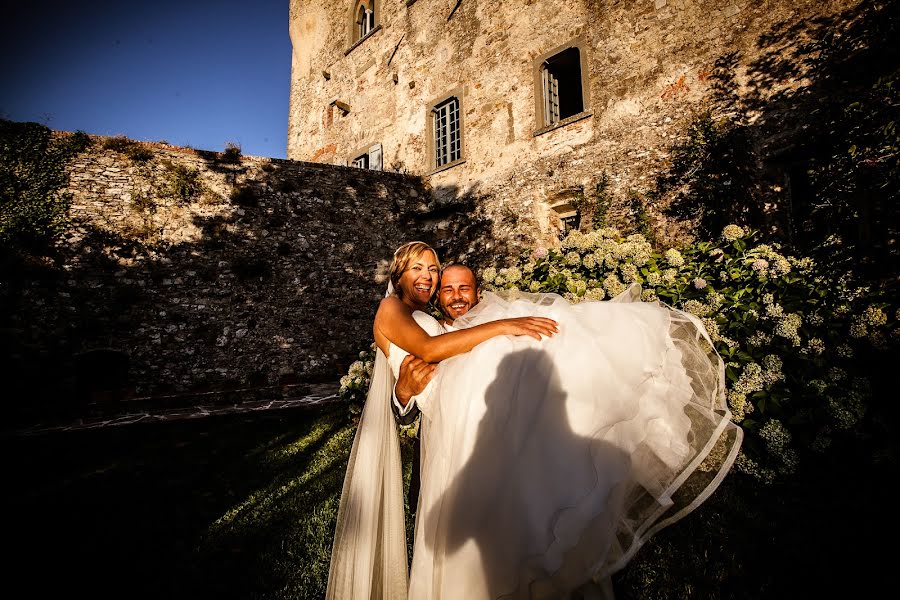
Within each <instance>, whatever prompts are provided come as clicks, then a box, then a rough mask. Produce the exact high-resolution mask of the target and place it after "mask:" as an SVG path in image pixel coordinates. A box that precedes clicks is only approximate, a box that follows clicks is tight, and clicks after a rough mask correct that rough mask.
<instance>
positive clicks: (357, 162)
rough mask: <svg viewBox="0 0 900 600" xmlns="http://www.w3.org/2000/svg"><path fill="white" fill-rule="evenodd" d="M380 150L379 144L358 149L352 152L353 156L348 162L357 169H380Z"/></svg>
mask: <svg viewBox="0 0 900 600" xmlns="http://www.w3.org/2000/svg"><path fill="white" fill-rule="evenodd" d="M381 157H382V151H381V144H374V145H372V146H369V148H368V149H366V150H358V151H356V152H355V153H354V158H353V159H352V160H351V161H350V164H351V165H352V166H354V167H356V168H357V169H372V170H373V171H381V170H382V168H383V167H382V159H381Z"/></svg>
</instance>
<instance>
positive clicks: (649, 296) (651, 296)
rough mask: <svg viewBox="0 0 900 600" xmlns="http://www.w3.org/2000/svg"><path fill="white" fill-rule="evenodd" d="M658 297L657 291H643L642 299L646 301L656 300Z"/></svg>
mask: <svg viewBox="0 0 900 600" xmlns="http://www.w3.org/2000/svg"><path fill="white" fill-rule="evenodd" d="M658 299H659V298H657V296H656V292H654V291H653V290H643V291H642V292H641V300H642V301H644V302H655V301H656V300H658Z"/></svg>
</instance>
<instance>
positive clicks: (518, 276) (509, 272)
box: [504, 267, 522, 283]
mask: <svg viewBox="0 0 900 600" xmlns="http://www.w3.org/2000/svg"><path fill="white" fill-rule="evenodd" d="M504 277H505V278H506V281H507V282H508V283H516V282H518V281H521V280H522V271H520V270H519V269H518V268H516V267H510V268H508V269H506V273H505V274H504Z"/></svg>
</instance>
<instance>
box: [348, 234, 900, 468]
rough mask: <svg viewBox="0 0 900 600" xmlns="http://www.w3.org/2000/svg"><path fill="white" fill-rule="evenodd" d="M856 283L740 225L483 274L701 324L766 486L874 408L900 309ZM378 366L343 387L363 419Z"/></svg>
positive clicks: (591, 244)
mask: <svg viewBox="0 0 900 600" xmlns="http://www.w3.org/2000/svg"><path fill="white" fill-rule="evenodd" d="M851 281H852V280H851V277H850V276H849V274H848V275H841V276H838V275H835V274H834V273H829V272H828V271H827V270H826V269H824V268H820V267H819V266H818V265H817V264H816V263H815V262H814V261H813V260H812V259H810V258H797V257H794V256H788V255H785V254H784V253H783V252H782V250H781V248H780V246H779V245H778V244H766V243H761V241H760V240H759V233H758V232H756V231H752V230H746V229H744V228H742V227H739V226H737V225H728V226H726V227H725V228H724V230H723V231H722V234H721V236H720V238H719V239H718V240H716V241H713V242H711V241H702V242H697V243H694V244H691V245H689V246H687V247H684V248H681V249H675V248H669V249H666V250H660V249H655V248H653V246H652V245H651V244H650V243H649V242H648V241H647V240H646V239H645V238H644V237H643V236H642V235H640V234H634V235H629V236H623V235H621V234H620V233H619V231H618V230H616V229H613V228H602V229H598V230H595V231H591V232H590V233H582V232H579V231H573V232H572V233H570V234H569V235H568V237H566V239H565V240H563V241H562V243H561V247H560V248H558V249H557V248H553V249H548V248H537V249H535V250H534V251H533V252H531V253H529V254H526V255H523V256H522V257H520V258H519V259H518V260H517V261H516V262H515V264H514V265H513V266H510V267H505V268H500V269H498V268H494V267H490V268H487V269H485V270H484V271H483V272H482V274H481V282H482V286H483V288H484V289H486V290H512V289H518V290H522V291H528V292H552V293H557V294H561V295H562V296H564V297H565V298H566V299H568V300H569V301H571V302H574V303H578V302H583V301H589V300H604V299H609V298H612V297H614V296H616V295H618V294H620V293H621V292H623V291H625V289H627V287H628V286H629V285H631V284H635V283H637V284H640V286H641V288H642V293H641V299H642V300H643V301H645V302H652V301H660V302H663V303H665V304H668V305H669V306H672V307H675V308H678V309H681V310H684V311H685V312H688V313H691V314H693V315H696V316H697V317H698V318H699V319H700V320H701V321H702V322H703V324H704V326H705V327H706V329H707V331H708V332H709V335H710V338H711V339H712V340H713V343H714V345H715V348H716V350H717V351H718V352H719V354H720V355H721V356H722V359H723V360H724V362H725V374H726V378H727V401H728V405H729V407H730V408H731V411H732V419H733V420H734V421H735V422H737V423H738V424H740V425H741V427H742V428H743V429H744V431H745V434H746V437H745V442H744V446H743V448H742V452H741V456H740V457H739V459H738V462H737V466H738V468H739V469H740V470H742V471H743V472H745V473H748V474H751V475H753V476H755V477H757V478H758V479H760V480H761V481H765V482H771V481H773V480H775V479H776V478H777V477H779V476H785V475H789V474H791V473H793V472H794V471H795V470H796V468H797V466H798V464H799V462H800V460H801V457H802V456H804V455H805V454H807V453H809V452H818V453H822V452H825V451H826V449H827V448H828V447H829V445H830V443H831V441H832V439H833V438H834V436H836V435H840V434H841V433H842V432H844V433H846V432H851V433H852V432H855V431H856V430H857V429H859V427H860V426H861V420H862V418H863V416H864V415H865V413H866V405H867V403H868V401H869V399H870V397H871V385H870V382H869V380H868V378H867V374H868V373H867V371H866V369H867V367H869V365H870V364H871V361H870V358H871V357H872V356H874V355H875V354H876V353H879V352H884V351H885V350H887V349H889V348H891V349H896V346H897V342H898V340H900V328H898V327H900V324H898V321H900V310H898V309H897V306H896V300H893V299H892V300H891V301H888V300H887V299H884V298H879V297H878V296H877V294H874V293H873V292H872V290H871V289H869V288H867V287H860V286H855V285H853V284H852V282H851ZM373 361H374V345H373V346H372V348H371V349H370V350H369V351H367V352H363V353H361V354H360V360H359V361H357V362H355V363H354V364H353V365H351V367H350V371H349V373H348V374H347V375H345V376H344V377H343V378H342V379H341V395H342V396H343V397H344V398H346V399H348V400H350V401H351V405H352V406H354V407H355V408H353V410H354V411H355V412H359V407H360V406H361V405H362V403H363V402H364V401H365V393H366V390H367V389H368V382H369V378H370V377H371V370H372V364H373ZM416 429H417V424H416V426H413V427H410V428H404V430H403V434H404V435H415V431H416Z"/></svg>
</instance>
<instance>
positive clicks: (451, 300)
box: [438, 265, 478, 321]
mask: <svg viewBox="0 0 900 600" xmlns="http://www.w3.org/2000/svg"><path fill="white" fill-rule="evenodd" d="M438 304H439V305H440V308H441V312H443V313H444V314H445V315H446V316H447V318H448V319H449V320H450V321H454V320H456V319H458V318H459V317H461V316H463V315H464V314H466V313H467V312H469V309H470V308H472V307H473V306H475V305H476V304H478V283H477V282H476V281H475V273H473V272H472V269H470V268H469V267H466V266H463V265H450V266H449V267H447V268H446V269H444V271H443V273H441V283H440V288H439V289H438Z"/></svg>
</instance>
